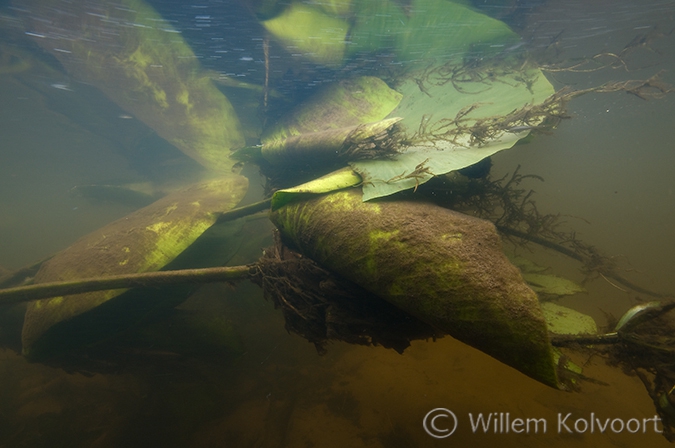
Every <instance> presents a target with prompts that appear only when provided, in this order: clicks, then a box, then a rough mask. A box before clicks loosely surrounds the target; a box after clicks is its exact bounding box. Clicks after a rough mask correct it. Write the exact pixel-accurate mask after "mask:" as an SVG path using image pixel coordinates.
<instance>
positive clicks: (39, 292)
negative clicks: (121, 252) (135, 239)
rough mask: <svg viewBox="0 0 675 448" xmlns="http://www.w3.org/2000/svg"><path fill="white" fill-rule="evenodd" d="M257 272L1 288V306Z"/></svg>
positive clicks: (222, 270)
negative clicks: (93, 292)
mask: <svg viewBox="0 0 675 448" xmlns="http://www.w3.org/2000/svg"><path fill="white" fill-rule="evenodd" d="M254 273H255V265H243V266H232V267H216V268H204V269H181V270H177V271H158V272H145V273H140V274H123V275H111V276H108V277H97V278H86V279H79V280H68V281H62V282H49V283H36V284H33V285H28V286H19V287H16V288H7V289H0V305H12V304H15V303H20V302H30V301H33V300H39V299H45V298H48V297H60V296H65V295H71V294H81V293H85V292H91V291H101V290H106V289H121V288H133V287H148V286H160V285H167V284H173V283H211V282H225V281H231V280H242V279H248V278H250V277H251V276H252V275H253V274H254Z"/></svg>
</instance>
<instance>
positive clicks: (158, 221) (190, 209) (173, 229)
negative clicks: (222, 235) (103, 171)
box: [22, 176, 248, 358]
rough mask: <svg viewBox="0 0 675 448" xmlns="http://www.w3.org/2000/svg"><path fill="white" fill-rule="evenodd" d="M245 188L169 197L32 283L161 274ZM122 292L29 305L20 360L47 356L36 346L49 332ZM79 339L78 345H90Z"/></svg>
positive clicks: (237, 185)
mask: <svg viewBox="0 0 675 448" xmlns="http://www.w3.org/2000/svg"><path fill="white" fill-rule="evenodd" d="M247 188H248V181H247V179H246V178H244V177H242V176H232V177H229V178H225V179H219V180H213V181H207V182H203V183H199V184H195V185H192V186H189V187H186V188H184V189H182V190H179V191H177V192H174V193H172V194H170V195H168V196H165V197H164V198H162V199H160V200H158V201H157V202H155V203H153V204H151V205H149V206H147V207H144V208H142V209H140V210H137V211H136V212H134V213H132V214H130V215H128V216H126V217H124V218H121V219H119V220H117V221H115V222H113V223H111V224H108V225H106V226H104V227H102V228H100V229H98V230H96V231H94V232H92V233H90V234H88V235H85V236H84V237H82V238H80V239H79V240H78V241H76V242H75V243H73V244H72V245H71V246H70V247H68V248H66V249H64V250H63V251H61V252H59V253H58V254H56V255H55V256H54V257H52V258H51V259H50V260H49V261H47V262H45V263H44V264H43V265H42V267H41V268H40V270H39V271H38V273H37V274H36V276H35V282H36V283H41V282H51V281H59V280H72V279H79V278H92V277H100V276H105V275H114V274H125V273H136V272H150V271H157V270H160V269H162V268H163V267H165V266H166V265H167V264H169V263H170V262H171V261H172V260H173V259H175V258H176V257H177V256H178V255H179V254H180V253H181V252H183V251H184V250H185V249H186V248H187V247H188V246H190V245H191V244H192V243H193V242H194V241H195V240H196V239H197V238H198V237H199V236H200V235H201V234H202V233H203V232H204V231H206V230H207V229H208V228H209V227H210V226H211V225H213V224H214V223H215V221H216V219H217V217H218V214H219V213H220V212H223V211H226V210H229V209H231V208H233V207H234V206H236V205H237V203H239V201H240V200H241V198H243V196H244V194H245V193H246V190H247ZM124 292H125V290H111V291H97V292H91V293H86V294H80V295H78V296H77V297H68V296H66V297H55V298H52V299H44V300H38V301H35V302H31V303H30V304H29V306H28V309H27V311H26V318H25V322H24V327H23V334H22V341H23V352H24V354H25V355H26V356H28V357H29V358H35V357H37V356H49V355H50V353H48V351H49V350H47V352H46V353H45V351H43V350H42V349H41V348H40V347H39V346H40V345H43V343H45V341H46V340H47V339H49V337H50V330H51V329H52V328H53V327H55V326H60V330H59V331H61V333H64V331H63V328H64V327H67V326H68V325H69V322H71V321H73V320H75V319H76V318H77V317H79V316H83V315H85V314H86V313H94V312H95V310H96V309H97V308H100V307H101V306H102V305H106V307H107V308H108V309H109V308H110V307H111V306H112V305H110V303H109V302H111V301H114V299H115V298H117V297H119V296H120V295H122V294H123V293H124ZM172 304H173V303H172ZM136 305H139V304H136ZM173 305H175V304H173ZM140 308H142V307H140ZM134 310H135V308H133V307H131V308H130V309H128V310H127V311H126V312H127V313H130V314H133V313H134ZM98 313H100V310H99V311H98ZM99 317H100V316H99ZM104 317H105V316H104ZM84 318H86V316H84ZM80 320H81V319H80ZM118 331H119V329H118ZM84 339H86V338H83V340H82V341H80V342H81V343H82V344H86V343H88V342H90V341H86V340H84ZM48 345H49V347H53V345H54V344H53V342H49V344H48Z"/></svg>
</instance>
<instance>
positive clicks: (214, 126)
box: [21, 0, 245, 173]
mask: <svg viewBox="0 0 675 448" xmlns="http://www.w3.org/2000/svg"><path fill="white" fill-rule="evenodd" d="M22 5H23V7H24V8H22V9H21V12H26V13H27V14H26V22H27V26H28V27H29V29H30V31H31V33H29V34H30V35H32V36H35V37H36V39H35V42H36V43H37V44H38V45H40V46H42V48H43V49H44V50H46V51H48V52H49V53H51V54H52V55H53V56H54V57H56V59H58V60H59V62H60V63H61V64H62V65H63V67H64V68H65V69H66V71H68V73H69V74H70V75H72V76H73V77H75V78H78V79H80V80H82V81H84V82H85V83H87V84H90V85H93V86H95V87H96V88H98V89H99V90H101V91H102V92H103V93H104V94H105V95H106V96H107V97H108V98H110V99H111V100H112V101H113V102H115V103H117V104H118V105H119V106H120V107H122V108H123V109H124V110H126V111H127V112H129V113H130V114H132V115H133V116H134V117H136V118H138V119H139V120H141V121H142V122H143V123H145V124H146V125H147V126H148V127H150V128H152V129H153V130H154V131H155V132H157V134H158V135H159V136H161V137H162V138H164V139H165V140H167V141H168V142H169V143H171V144H172V145H174V146H176V147H177V148H178V149H180V150H181V151H182V152H184V153H185V154H186V155H188V156H189V157H191V158H192V159H194V160H196V161H197V162H199V163H200V164H202V165H203V166H205V167H206V168H209V169H212V170H218V171H222V172H225V173H229V172H230V171H231V170H232V168H233V167H234V165H235V164H236V163H237V161H235V160H233V159H231V158H230V152H231V151H232V150H234V149H238V148H240V147H242V146H244V144H245V141H244V135H243V131H242V127H241V124H240V122H239V119H238V117H237V115H236V113H235V111H234V108H233V107H232V105H231V103H230V102H229V100H228V99H227V98H226V97H225V95H223V94H222V92H220V90H218V88H217V87H216V86H215V85H214V84H213V83H212V82H211V79H210V78H209V76H210V75H209V74H208V73H206V72H204V71H203V70H202V68H201V66H200V64H199V59H198V57H197V56H196V55H195V54H194V52H193V51H192V49H191V48H190V46H189V45H188V44H187V42H186V41H185V40H184V39H183V38H182V36H181V34H180V32H179V31H178V30H176V29H174V28H173V26H172V25H171V23H169V21H167V20H165V19H163V18H162V17H161V15H160V14H159V13H157V12H156V11H155V10H154V9H153V8H152V7H151V6H150V5H149V4H147V3H146V2H144V1H143V0H105V1H101V2H97V4H96V5H95V6H92V5H91V4H89V2H87V1H84V0H75V1H72V2H68V4H64V5H63V7H62V8H55V7H54V5H53V4H52V3H51V2H44V1H41V0H37V1H34V0H31V1H26V2H24V3H23V4H22ZM92 8H94V9H92ZM54 42H58V45H55V44H54Z"/></svg>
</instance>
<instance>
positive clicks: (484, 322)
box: [271, 189, 561, 387]
mask: <svg viewBox="0 0 675 448" xmlns="http://www.w3.org/2000/svg"><path fill="white" fill-rule="evenodd" d="M271 219H272V221H273V222H274V223H275V225H276V226H277V228H278V229H279V231H280V233H281V236H282V239H283V241H284V242H286V243H287V244H289V245H290V246H291V247H293V248H296V249H298V250H299V251H300V252H301V253H303V254H304V255H306V256H308V257H309V258H311V259H312V260H314V261H316V262H317V263H319V264H320V265H322V266H324V267H325V268H327V269H330V270H331V271H333V272H335V273H337V274H338V275H340V276H342V277H344V278H346V279H348V280H350V281H352V282H354V283H356V284H358V285H360V286H361V287H363V288H365V289H367V290H368V291H370V292H372V293H374V294H376V295H378V296H379V297H381V298H383V299H384V300H386V301H388V302H390V303H391V304H393V305H395V306H397V307H398V308H400V309H402V310H403V311H405V312H407V313H409V314H411V315H413V316H415V317H417V318H418V319H420V320H422V321H424V322H426V323H428V324H430V325H432V326H434V327H435V328H437V329H439V330H441V331H443V332H445V333H447V334H449V335H451V336H453V337H455V338H457V339H459V340H461V341H463V342H465V343H467V344H469V345H471V346H473V347H475V348H478V349H479V350H481V351H483V352H485V353H487V354H489V355H491V356H493V357H494V358H496V359H498V360H500V361H502V362H504V363H505V364H508V365H510V366H512V367H514V368H516V369H518V370H520V371H521V372H523V373H525V374H526V375H529V376H530V377H532V378H535V379H537V380H538V381H541V382H542V383H544V384H547V385H549V386H552V387H561V386H560V384H559V383H558V378H557V373H556V364H555V362H554V358H553V352H552V347H551V345H550V343H549V339H548V330H547V327H546V323H545V320H544V316H543V313H542V311H541V308H540V307H539V302H538V300H537V297H536V294H535V293H534V292H533V291H532V290H531V289H530V288H528V287H527V285H526V283H525V282H524V281H523V279H522V277H521V275H520V273H519V271H518V269H517V268H516V267H515V266H513V265H512V264H511V263H510V262H509V261H508V259H507V258H506V257H505V255H504V254H503V253H502V251H501V241H500V239H499V236H498V235H497V232H496V230H495V228H494V226H493V225H492V224H491V223H489V222H487V221H483V220H480V219H476V218H472V217H469V216H467V215H463V214H461V213H457V212H454V211H451V210H448V209H444V208H441V207H438V206H434V205H431V204H427V203H419V202H412V201H371V202H362V198H361V194H360V192H358V190H354V189H346V190H341V191H337V192H333V193H330V194H326V195H321V196H318V197H313V198H311V199H307V200H304V201H293V202H289V203H287V204H285V205H283V206H282V207H280V208H278V209H276V210H275V211H273V212H272V214H271Z"/></svg>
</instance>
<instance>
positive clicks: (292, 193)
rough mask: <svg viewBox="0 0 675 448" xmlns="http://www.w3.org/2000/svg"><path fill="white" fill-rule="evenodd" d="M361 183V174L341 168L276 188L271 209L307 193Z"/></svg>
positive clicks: (304, 196) (334, 189)
mask: <svg viewBox="0 0 675 448" xmlns="http://www.w3.org/2000/svg"><path fill="white" fill-rule="evenodd" d="M360 183H361V176H359V175H358V174H356V173H355V172H354V171H353V170H352V169H351V168H348V167H347V168H342V169H339V170H337V171H333V172H332V173H329V174H326V175H325V176H321V177H319V178H318V179H314V180H312V181H310V182H306V183H304V184H302V185H298V186H297V187H292V188H284V189H283V190H278V191H276V192H275V193H274V196H272V210H273V211H274V210H276V209H278V208H279V207H283V206H284V205H286V204H288V203H289V202H291V201H293V200H297V199H302V198H306V197H307V196H308V195H316V194H322V193H329V192H331V191H336V190H341V189H343V188H348V187H353V186H356V185H358V184H360Z"/></svg>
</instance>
